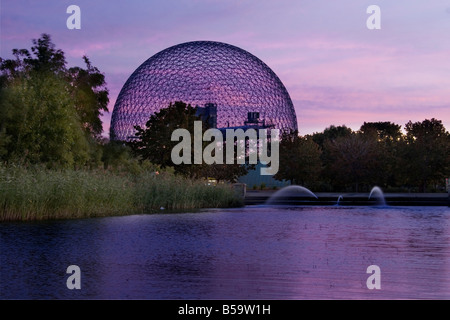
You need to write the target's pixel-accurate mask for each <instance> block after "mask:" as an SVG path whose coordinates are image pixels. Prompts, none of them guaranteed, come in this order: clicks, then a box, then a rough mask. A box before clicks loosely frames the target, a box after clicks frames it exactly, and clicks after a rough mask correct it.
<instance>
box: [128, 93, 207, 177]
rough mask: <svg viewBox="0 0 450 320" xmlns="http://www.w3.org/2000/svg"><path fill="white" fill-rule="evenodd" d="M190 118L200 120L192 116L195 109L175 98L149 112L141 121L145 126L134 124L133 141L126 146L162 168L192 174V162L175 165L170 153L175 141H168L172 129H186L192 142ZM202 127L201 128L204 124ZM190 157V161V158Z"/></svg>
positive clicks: (193, 171)
mask: <svg viewBox="0 0 450 320" xmlns="http://www.w3.org/2000/svg"><path fill="white" fill-rule="evenodd" d="M194 121H201V118H200V117H199V116H196V111H195V108H194V107H192V106H191V105H187V104H186V103H184V102H181V101H176V102H175V103H174V104H172V103H171V104H170V105H169V106H168V107H167V108H163V109H161V110H159V111H158V112H156V113H155V114H152V115H151V116H150V119H149V120H148V121H147V123H146V124H145V126H146V127H145V128H141V127H140V126H135V127H134V128H135V129H136V134H135V136H136V140H134V141H131V142H130V144H129V145H130V147H131V149H132V150H133V152H134V154H136V155H138V156H140V157H141V158H142V159H144V160H149V161H150V162H152V163H155V164H157V165H159V166H161V167H162V168H165V167H174V169H175V172H177V173H182V174H185V175H195V173H196V172H195V171H196V170H195V169H197V168H196V167H193V166H194V165H193V164H179V165H177V166H175V165H174V163H173V161H172V156H171V155H172V149H173V147H175V145H177V144H178V142H177V141H172V140H171V138H172V133H173V132H174V131H175V130H176V129H187V130H188V131H189V132H190V134H191V142H192V143H193V141H194V139H193V133H194ZM203 130H205V128H204V127H203ZM202 134H203V132H202ZM191 156H192V155H191ZM191 160H192V161H191V163H193V159H192V157H191ZM197 166H198V165H197Z"/></svg>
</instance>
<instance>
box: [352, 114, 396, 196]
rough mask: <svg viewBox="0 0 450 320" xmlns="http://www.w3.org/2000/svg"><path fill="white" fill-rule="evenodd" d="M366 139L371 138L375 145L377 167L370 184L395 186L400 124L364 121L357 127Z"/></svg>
mask: <svg viewBox="0 0 450 320" xmlns="http://www.w3.org/2000/svg"><path fill="white" fill-rule="evenodd" d="M359 132H360V134H362V135H363V136H365V137H366V139H372V140H373V141H374V142H375V143H376V145H377V148H378V150H377V154H378V155H379V157H378V162H377V164H378V168H377V169H379V170H380V171H379V172H380V173H382V174H377V175H374V177H373V181H372V184H375V185H377V186H380V187H384V188H387V187H389V186H395V185H396V184H397V178H398V168H397V165H398V163H399V156H400V155H399V146H400V144H401V141H402V139H403V135H402V132H401V126H400V125H397V124H394V123H392V122H388V121H386V122H364V124H363V125H362V126H361V128H360V129H359Z"/></svg>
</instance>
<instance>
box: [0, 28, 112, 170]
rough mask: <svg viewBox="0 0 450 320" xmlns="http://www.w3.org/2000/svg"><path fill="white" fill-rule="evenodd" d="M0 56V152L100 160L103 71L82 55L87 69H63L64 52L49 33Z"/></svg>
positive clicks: (66, 161)
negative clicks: (3, 56) (23, 47)
mask: <svg viewBox="0 0 450 320" xmlns="http://www.w3.org/2000/svg"><path fill="white" fill-rule="evenodd" d="M32 42H33V46H32V47H31V53H30V51H29V50H27V49H20V50H19V49H13V50H12V52H13V55H14V57H15V58H14V59H1V58H0V95H1V102H0V115H1V119H0V137H1V138H2V142H1V143H0V157H2V159H3V160H6V161H9V160H12V159H16V160H17V159H21V160H22V161H29V162H32V163H34V162H45V163H47V164H51V165H56V164H58V166H68V165H96V164H98V163H99V162H100V158H101V154H99V151H101V149H100V148H99V144H98V139H99V135H100V133H101V131H102V123H101V120H100V115H101V112H102V111H106V110H107V108H106V106H107V104H108V101H109V99H108V89H107V88H106V83H105V78H104V75H103V74H101V73H100V72H99V70H98V69H97V68H95V67H93V66H92V65H91V63H90V61H89V59H88V58H87V57H83V59H84V62H85V63H86V66H87V69H82V68H79V67H74V68H70V69H67V67H66V59H65V56H64V52H63V51H62V50H60V49H56V48H55V45H54V44H53V43H52V41H51V38H50V35H48V34H43V35H42V36H41V38H39V39H34V40H32Z"/></svg>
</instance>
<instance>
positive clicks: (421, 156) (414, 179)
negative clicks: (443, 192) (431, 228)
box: [401, 118, 450, 192]
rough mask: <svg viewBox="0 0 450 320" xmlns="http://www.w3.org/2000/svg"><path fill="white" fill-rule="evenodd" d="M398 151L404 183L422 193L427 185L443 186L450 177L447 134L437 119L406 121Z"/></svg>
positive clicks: (449, 144) (449, 151) (449, 136)
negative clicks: (436, 184) (402, 139)
mask: <svg viewBox="0 0 450 320" xmlns="http://www.w3.org/2000/svg"><path fill="white" fill-rule="evenodd" d="M405 130H406V139H405V142H404V144H403V148H402V151H401V152H402V162H401V167H402V168H403V177H404V181H405V182H406V184H408V185H418V186H419V191H421V192H425V190H426V188H427V186H428V185H429V184H430V183H432V182H433V183H440V184H443V181H444V179H445V178H448V177H449V176H450V135H449V133H448V131H446V129H445V127H444V126H443V124H442V121H441V120H437V119H434V118H432V119H431V120H428V119H426V120H424V121H422V122H415V123H413V122H411V121H409V122H408V123H407V124H406V125H405Z"/></svg>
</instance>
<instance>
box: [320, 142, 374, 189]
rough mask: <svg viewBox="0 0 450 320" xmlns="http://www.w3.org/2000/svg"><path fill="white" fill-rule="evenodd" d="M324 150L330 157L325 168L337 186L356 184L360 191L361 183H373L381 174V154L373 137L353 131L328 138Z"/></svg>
mask: <svg viewBox="0 0 450 320" xmlns="http://www.w3.org/2000/svg"><path fill="white" fill-rule="evenodd" d="M324 150H326V152H327V155H328V157H329V161H327V165H326V167H325V169H324V170H325V171H326V173H327V175H328V177H329V179H331V180H332V181H333V183H334V184H335V185H337V186H340V187H345V186H349V185H354V187H355V191H356V192H358V191H359V188H360V185H361V184H367V185H370V184H373V181H374V179H375V178H376V176H377V174H379V168H380V165H379V159H380V155H379V153H378V152H377V151H378V149H377V145H376V142H375V141H374V140H373V139H367V137H365V136H363V135H361V134H356V133H353V134H352V135H350V136H348V137H339V138H337V139H335V140H328V141H327V142H326V143H325V145H324Z"/></svg>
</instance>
